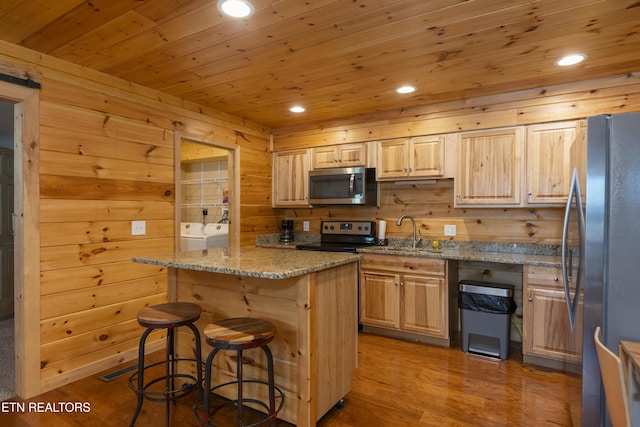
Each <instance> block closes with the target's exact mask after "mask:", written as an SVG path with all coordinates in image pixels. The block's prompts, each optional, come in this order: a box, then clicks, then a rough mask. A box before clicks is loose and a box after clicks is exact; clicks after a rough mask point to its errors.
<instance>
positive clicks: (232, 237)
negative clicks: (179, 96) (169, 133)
mask: <svg viewBox="0 0 640 427" xmlns="http://www.w3.org/2000/svg"><path fill="white" fill-rule="evenodd" d="M175 152H176V156H175V164H176V169H175V176H176V187H175V188H176V236H177V237H176V250H177V251H181V250H183V251H184V250H191V249H205V247H200V246H199V245H205V246H206V245H207V244H211V245H213V246H211V247H228V248H236V247H239V245H240V228H239V223H240V222H239V218H240V191H239V185H240V180H239V179H238V177H239V172H238V171H239V170H240V168H239V164H240V149H239V148H238V147H237V146H236V145H233V144H225V143H221V142H218V141H214V140H211V139H209V138H206V137H201V136H196V135H190V134H185V133H182V132H176V136H175ZM212 225H215V227H211V226H212ZM185 226H186V227H191V228H196V229H197V230H199V231H200V230H205V227H206V229H207V232H206V233H203V234H204V235H205V236H206V242H209V243H206V242H205V241H199V240H198V239H197V238H194V237H189V238H183V237H182V236H185V235H187V234H189V235H190V236H193V234H195V233H187V231H186V230H185V229H184V227H185ZM210 228H211V229H216V228H217V229H220V228H222V230H221V231H218V232H220V233H224V232H226V233H227V237H226V239H224V240H225V241H224V242H223V243H222V242H221V239H220V238H219V236H213V235H209V231H208V230H209V229H210ZM212 233H213V232H212Z"/></svg>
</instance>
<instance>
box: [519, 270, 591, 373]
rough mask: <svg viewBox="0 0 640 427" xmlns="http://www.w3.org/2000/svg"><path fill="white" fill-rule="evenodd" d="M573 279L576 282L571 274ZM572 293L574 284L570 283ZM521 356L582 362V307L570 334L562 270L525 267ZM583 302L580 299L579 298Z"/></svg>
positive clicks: (581, 306)
mask: <svg viewBox="0 0 640 427" xmlns="http://www.w3.org/2000/svg"><path fill="white" fill-rule="evenodd" d="M572 277H573V278H574V280H575V277H576V273H575V271H574V273H573V275H572ZM570 289H571V290H572V292H574V291H575V284H572V283H570ZM523 291H524V292H523V295H524V298H525V301H524V302H523V309H522V314H523V321H522V330H523V341H522V353H523V355H525V358H526V357H527V356H528V355H532V356H537V357H543V358H547V359H551V360H559V361H567V362H574V363H579V362H580V361H581V360H582V323H583V322H582V319H583V305H582V303H581V302H580V304H579V306H578V312H577V314H576V323H575V330H574V332H573V333H571V330H570V327H569V314H568V312H567V303H566V301H565V294H564V287H563V284H562V268H556V267H541V266H525V269H524V287H523ZM579 301H582V296H581V298H580V299H579Z"/></svg>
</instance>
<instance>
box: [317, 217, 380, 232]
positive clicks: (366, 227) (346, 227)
mask: <svg viewBox="0 0 640 427" xmlns="http://www.w3.org/2000/svg"><path fill="white" fill-rule="evenodd" d="M320 227H321V230H320V232H321V234H346V235H352V236H353V235H355V236H375V232H376V223H375V222H373V221H322V224H321V225H320Z"/></svg>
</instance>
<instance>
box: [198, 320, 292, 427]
mask: <svg viewBox="0 0 640 427" xmlns="http://www.w3.org/2000/svg"><path fill="white" fill-rule="evenodd" d="M275 333H276V329H275V327H274V326H273V324H272V323H271V322H268V321H266V320H261V319H252V318H245V317H240V318H232V319H224V320H221V321H219V322H215V323H211V324H209V325H207V326H205V328H204V336H205V339H206V341H207V343H208V344H209V345H211V346H212V347H213V349H212V350H211V352H210V353H209V356H208V357H207V361H206V363H205V375H204V395H203V402H202V406H203V416H202V418H200V417H199V416H198V412H197V409H198V408H197V407H196V408H194V410H195V413H196V417H197V418H198V419H200V420H201V421H202V425H203V426H205V427H209V426H213V424H210V422H211V421H212V420H213V417H214V416H215V414H216V412H218V411H219V410H220V409H222V408H224V407H226V406H231V405H235V406H236V407H237V410H236V412H237V419H238V427H253V426H257V425H260V424H264V423H266V422H270V424H271V426H275V423H276V415H277V414H278V412H280V410H281V409H282V406H283V405H284V393H283V392H282V390H281V389H280V388H279V387H277V386H276V385H275V381H274V373H273V355H272V354H271V350H270V349H269V347H268V346H267V344H269V343H270V342H271V341H272V340H273V338H274V336H275ZM252 348H261V349H262V350H263V351H264V354H265V355H266V358H267V377H268V379H267V381H266V382H265V381H258V380H245V379H243V375H242V365H243V357H242V352H243V350H248V349H252ZM220 350H235V351H236V352H237V355H236V357H237V362H236V378H237V379H236V381H230V382H227V383H224V384H220V385H218V386H216V387H214V388H211V366H212V363H213V359H214V357H215V355H216V354H217V353H218V352H219V351H220ZM246 383H254V384H262V385H265V386H266V387H267V388H268V390H269V403H268V404H267V403H265V402H263V401H261V400H258V399H255V398H245V397H244V396H243V384H246ZM228 386H237V388H238V393H237V399H234V400H230V401H228V402H226V403H224V404H222V405H219V406H217V407H216V408H214V409H213V411H211V412H210V411H209V398H210V395H211V393H213V392H214V391H216V390H219V389H221V388H223V387H228ZM276 393H277V394H276ZM276 400H280V404H279V406H278V408H277V409H276ZM245 402H247V403H253V404H256V405H260V406H262V407H263V408H264V409H265V410H267V416H266V417H265V418H263V419H261V420H260V421H258V422H255V423H253V424H248V425H245V424H243V403H245Z"/></svg>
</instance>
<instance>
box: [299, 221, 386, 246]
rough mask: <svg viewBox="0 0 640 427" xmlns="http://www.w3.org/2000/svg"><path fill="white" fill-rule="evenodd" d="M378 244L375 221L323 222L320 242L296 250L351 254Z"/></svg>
mask: <svg viewBox="0 0 640 427" xmlns="http://www.w3.org/2000/svg"><path fill="white" fill-rule="evenodd" d="M375 244H376V223H375V221H322V223H321V224H320V241H319V242H315V243H308V244H299V245H296V249H301V250H307V251H325V252H351V253H355V252H356V251H357V249H358V248H360V247H363V246H372V245H375Z"/></svg>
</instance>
